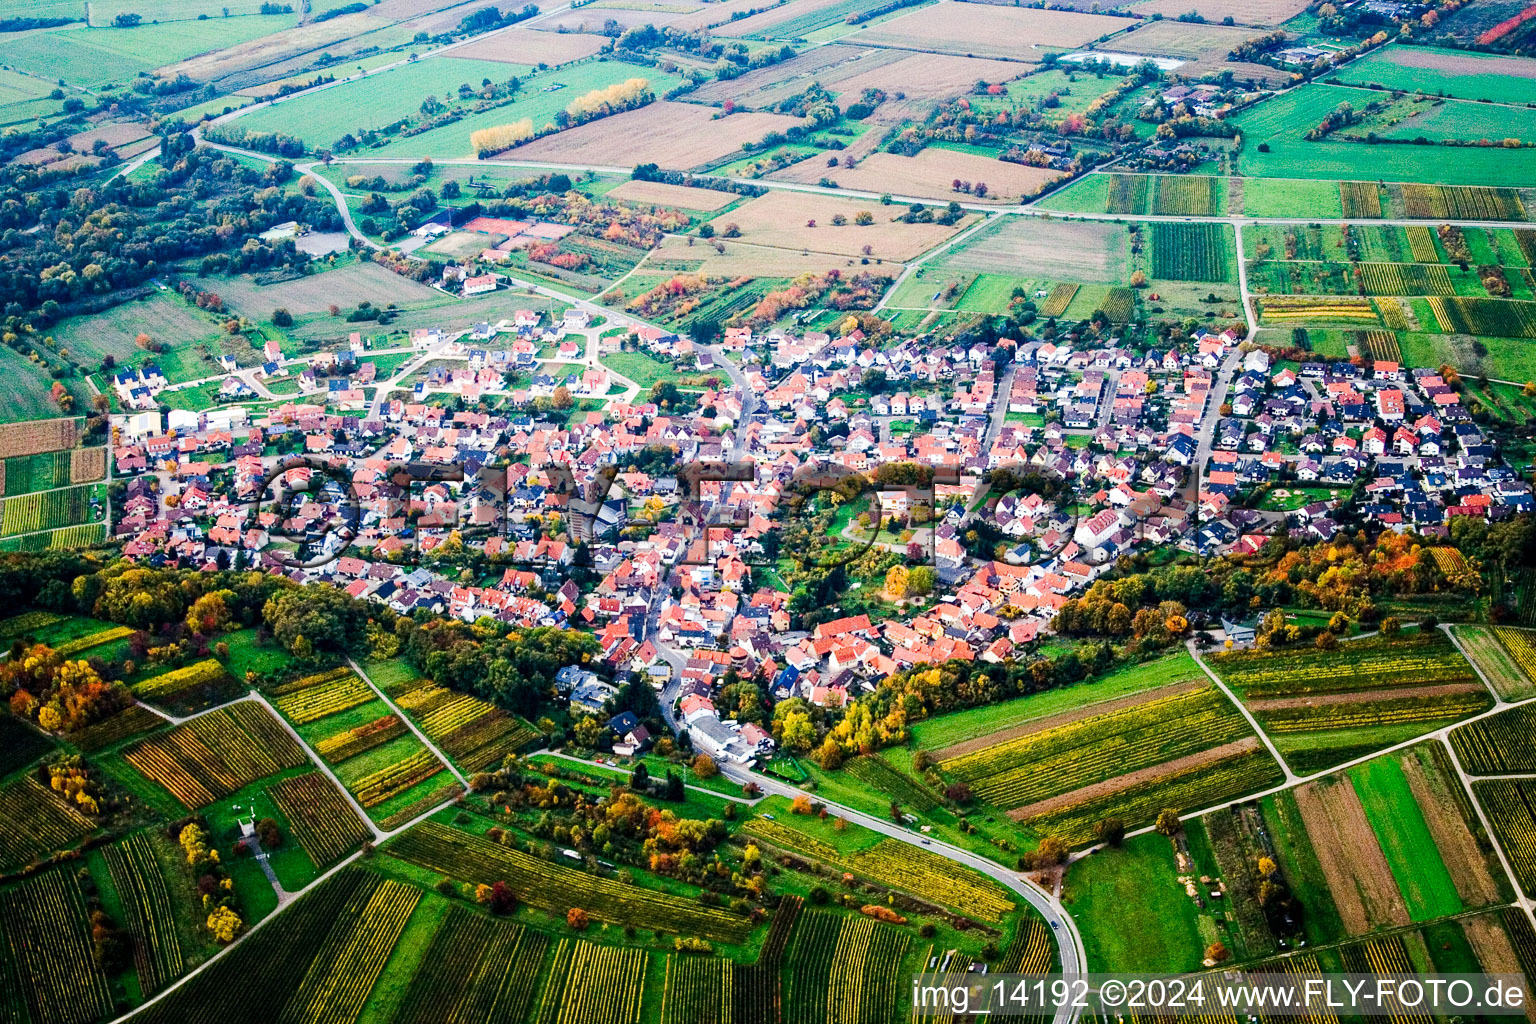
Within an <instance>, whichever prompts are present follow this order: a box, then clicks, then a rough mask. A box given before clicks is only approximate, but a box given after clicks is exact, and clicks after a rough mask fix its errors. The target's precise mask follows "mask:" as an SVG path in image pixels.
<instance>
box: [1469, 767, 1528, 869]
mask: <svg viewBox="0 0 1536 1024" xmlns="http://www.w3.org/2000/svg"><path fill="white" fill-rule="evenodd" d="M1472 792H1473V795H1475V796H1476V797H1477V799H1478V802H1479V803H1481V804H1482V805H1483V810H1484V811H1486V812H1487V814H1488V820H1489V822H1490V823H1492V825H1493V831H1494V834H1495V835H1496V836H1497V837H1498V840H1499V844H1500V845H1501V846H1503V847H1504V853H1505V855H1506V856H1507V857H1508V858H1509V863H1510V867H1512V868H1513V869H1514V871H1515V876H1516V878H1518V879H1519V881H1520V888H1521V889H1523V890H1525V893H1526V895H1527V896H1529V895H1531V894H1533V893H1536V807H1533V802H1536V781H1533V780H1530V779H1496V780H1489V781H1481V782H1474V783H1473V784H1472Z"/></svg>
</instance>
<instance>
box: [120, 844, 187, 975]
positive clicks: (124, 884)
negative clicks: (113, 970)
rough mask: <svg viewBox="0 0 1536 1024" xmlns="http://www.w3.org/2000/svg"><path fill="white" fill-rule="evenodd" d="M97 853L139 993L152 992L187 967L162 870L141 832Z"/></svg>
mask: <svg viewBox="0 0 1536 1024" xmlns="http://www.w3.org/2000/svg"><path fill="white" fill-rule="evenodd" d="M102 854H103V856H104V857H105V859H106V862H107V871H108V872H109V873H110V874H111V876H112V885H113V886H114V887H115V888H116V889H117V892H118V895H119V897H121V899H122V901H123V912H124V914H125V916H126V918H127V920H126V922H125V923H126V924H127V926H128V931H129V933H130V934H131V935H132V936H133V963H134V966H135V967H136V968H137V970H138V974H139V987H140V989H141V990H142V991H143V993H144V995H145V996H152V995H154V994H155V993H156V992H158V991H160V990H161V989H162V988H164V987H165V986H166V985H167V984H169V983H170V982H171V981H172V980H173V979H175V978H178V977H180V976H181V974H182V972H184V971H185V970H186V969H187V960H186V956H185V955H184V954H183V952H182V949H181V939H180V937H179V935H178V932H177V929H176V919H175V917H174V912H173V910H172V903H171V892H170V889H169V887H168V886H167V885H166V882H165V873H164V872H163V871H161V870H160V864H159V861H158V860H157V859H156V857H155V849H154V846H153V844H152V843H151V841H150V839H149V837H148V836H147V835H146V834H144V833H143V832H135V833H134V834H133V835H131V836H129V837H128V838H127V839H124V840H123V841H122V842H120V843H116V844H114V845H112V846H109V847H107V848H106V849H105V850H103V851H102Z"/></svg>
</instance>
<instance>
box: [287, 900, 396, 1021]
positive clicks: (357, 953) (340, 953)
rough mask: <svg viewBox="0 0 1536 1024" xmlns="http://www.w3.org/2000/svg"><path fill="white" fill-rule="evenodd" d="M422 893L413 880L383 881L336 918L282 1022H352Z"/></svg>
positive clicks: (381, 971) (290, 1000) (359, 1012)
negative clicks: (349, 911)
mask: <svg viewBox="0 0 1536 1024" xmlns="http://www.w3.org/2000/svg"><path fill="white" fill-rule="evenodd" d="M420 899H421V890H420V889H417V888H416V887H414V886H411V885H406V884H405V883H403V882H396V881H394V880H384V881H382V882H381V883H380V884H379V886H378V888H376V889H375V890H374V891H373V893H372V895H371V896H370V897H369V899H368V901H367V903H365V904H364V905H363V906H362V907H361V908H360V909H359V911H358V912H357V913H356V914H355V915H350V916H348V917H346V918H342V919H341V920H340V921H339V922H338V925H339V929H338V930H337V931H334V932H333V933H332V934H331V936H330V937H329V940H328V941H327V943H326V945H325V947H324V948H322V949H321V951H320V953H319V955H318V956H316V957H315V960H314V962H313V963H312V964H311V965H310V967H309V970H308V971H307V972H306V973H305V975H304V979H303V980H302V981H301V982H300V983H299V987H298V990H297V991H295V992H294V994H293V995H292V997H290V998H289V1000H288V1002H287V1004H286V1005H285V1006H284V1007H283V1011H282V1013H281V1014H279V1016H278V1020H279V1021H280V1022H281V1024H354V1022H355V1021H356V1020H357V1018H358V1015H359V1014H361V1013H362V1011H363V1002H364V1001H365V1000H366V999H367V998H368V993H369V992H370V991H371V990H372V989H373V985H374V982H376V981H377V980H378V978H379V975H380V974H381V973H383V971H384V965H385V964H386V963H388V962H389V957H390V954H391V953H393V952H394V950H395V943H396V942H397V941H399V938H400V933H401V932H402V931H404V930H405V923H406V921H408V920H409V919H410V916H411V912H412V911H414V910H415V909H416V904H417V902H418V901H420Z"/></svg>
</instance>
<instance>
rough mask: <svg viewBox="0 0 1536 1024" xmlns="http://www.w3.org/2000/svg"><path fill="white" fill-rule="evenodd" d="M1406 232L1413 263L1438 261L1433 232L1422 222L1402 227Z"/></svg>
mask: <svg viewBox="0 0 1536 1024" xmlns="http://www.w3.org/2000/svg"><path fill="white" fill-rule="evenodd" d="M1403 230H1404V231H1405V232H1407V234H1408V249H1409V252H1411V253H1412V254H1413V261H1414V262H1415V263H1439V262H1440V250H1438V249H1436V248H1435V233H1434V232H1433V231H1431V230H1429V228H1427V227H1425V226H1424V225H1422V224H1415V225H1410V226H1409V227H1406V228H1404V229H1403Z"/></svg>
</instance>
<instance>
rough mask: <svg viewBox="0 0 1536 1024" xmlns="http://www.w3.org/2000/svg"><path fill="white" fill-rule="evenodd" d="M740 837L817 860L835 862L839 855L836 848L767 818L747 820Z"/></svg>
mask: <svg viewBox="0 0 1536 1024" xmlns="http://www.w3.org/2000/svg"><path fill="white" fill-rule="evenodd" d="M739 831H740V833H741V834H742V835H747V836H754V837H756V838H758V839H761V840H762V841H763V842H765V843H767V844H769V845H770V846H777V847H778V848H779V849H781V850H788V851H789V852H790V853H798V854H800V855H802V856H805V857H814V858H815V859H817V860H824V861H828V862H836V861H837V859H838V857H839V856H840V854H839V853H838V852H837V847H835V846H833V845H831V844H830V843H824V842H822V841H821V840H820V839H817V838H816V837H815V836H808V835H806V834H805V833H804V832H801V831H800V830H799V829H797V828H794V827H793V826H790V825H785V824H783V823H782V822H778V821H770V820H768V819H767V818H761V817H758V818H749V819H748V820H747V821H746V823H745V824H743V825H742V826H741V829H740V830H739Z"/></svg>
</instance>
